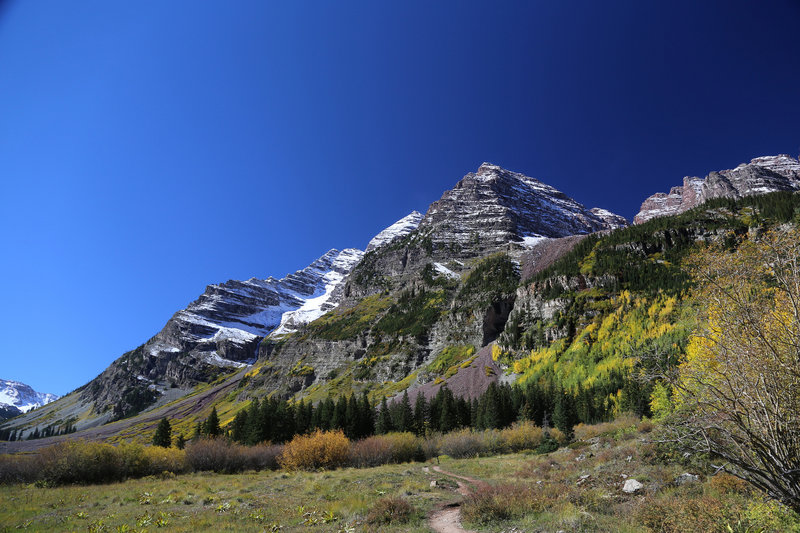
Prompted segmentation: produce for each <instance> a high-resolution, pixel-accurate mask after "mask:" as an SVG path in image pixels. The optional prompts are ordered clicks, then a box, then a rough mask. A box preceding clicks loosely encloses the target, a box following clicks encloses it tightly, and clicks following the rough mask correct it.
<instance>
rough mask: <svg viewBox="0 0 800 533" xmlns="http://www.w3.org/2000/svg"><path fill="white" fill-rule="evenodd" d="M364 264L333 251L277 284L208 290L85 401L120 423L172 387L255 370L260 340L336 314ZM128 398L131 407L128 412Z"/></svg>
mask: <svg viewBox="0 0 800 533" xmlns="http://www.w3.org/2000/svg"><path fill="white" fill-rule="evenodd" d="M362 256H363V252H361V251H360V250H355V249H347V250H344V251H341V252H340V251H338V250H331V251H329V252H328V253H326V254H325V255H323V256H322V257H320V258H319V259H317V260H316V261H314V262H313V263H311V264H310V265H309V266H308V267H306V268H304V269H302V270H298V271H297V272H295V273H293V274H289V275H288V276H286V277H284V278H282V279H275V278H271V277H270V278H267V279H265V280H261V279H256V278H252V279H249V280H247V281H236V280H231V281H228V282H225V283H221V284H218V285H209V286H208V287H207V288H206V290H205V292H204V293H203V294H202V295H201V296H200V297H199V298H198V299H197V300H195V301H194V302H192V303H191V304H189V305H188V306H187V307H186V309H182V310H181V311H178V312H177V313H175V315H174V316H173V317H172V318H171V319H170V320H169V321H168V322H167V324H166V325H165V326H164V328H163V329H162V330H161V331H160V332H159V333H158V334H156V335H155V336H154V337H153V338H152V339H150V340H149V341H148V342H147V343H145V344H144V345H143V346H142V347H140V348H137V349H136V350H133V351H132V352H128V353H127V354H125V355H123V356H122V357H120V358H119V359H117V361H115V362H114V363H113V364H112V365H111V366H110V367H109V368H108V369H106V370H105V371H104V372H103V373H102V374H101V375H100V376H99V377H98V378H96V379H95V380H94V381H93V382H92V383H90V384H89V386H88V387H87V388H86V392H85V394H86V395H88V397H87V399H91V400H93V401H94V402H95V404H96V405H95V409H96V410H102V409H103V408H104V407H107V406H109V405H117V406H118V410H120V413H118V416H120V415H126V414H127V413H128V412H132V411H135V410H136V409H135V407H137V405H134V404H135V403H137V402H141V403H144V404H147V403H151V402H152V399H153V397H154V396H155V395H157V394H158V393H164V392H166V391H167V390H168V389H169V388H170V387H176V386H177V387H188V386H192V385H194V384H196V383H198V382H201V381H208V380H210V379H213V378H214V377H215V375H216V374H217V373H218V372H219V370H220V369H221V368H230V367H234V368H235V367H241V366H244V365H245V364H247V363H250V362H253V361H254V360H255V359H256V357H257V350H258V345H259V343H260V342H261V340H262V339H263V338H264V337H265V336H267V335H269V334H270V333H273V332H274V331H276V330H280V333H281V334H285V333H289V332H291V331H294V329H295V328H297V327H299V326H300V325H302V324H305V323H307V322H309V321H311V320H313V319H314V318H317V317H319V316H321V315H322V314H323V313H325V312H326V311H327V310H329V309H332V308H333V307H335V306H336V304H337V303H338V297H339V295H340V291H339V292H337V291H336V289H337V287H338V286H339V285H340V284H341V282H342V281H343V280H344V278H345V276H346V275H347V274H348V273H349V272H350V270H351V269H352V268H353V266H354V265H355V264H356V263H358V261H360V260H361V257H362ZM147 391H150V393H152V394H150V393H148V392H147ZM126 397H129V398H134V399H135V401H134V400H131V402H128V403H130V404H131V405H129V406H128V408H126V406H125V405H124V404H125V400H124V398H126ZM132 402H133V403H132ZM120 405H121V407H120ZM126 409H127V410H126Z"/></svg>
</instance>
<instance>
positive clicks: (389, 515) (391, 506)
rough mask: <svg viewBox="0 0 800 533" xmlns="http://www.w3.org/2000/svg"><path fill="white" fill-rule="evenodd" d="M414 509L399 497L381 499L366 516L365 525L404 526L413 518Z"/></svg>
mask: <svg viewBox="0 0 800 533" xmlns="http://www.w3.org/2000/svg"><path fill="white" fill-rule="evenodd" d="M415 514H416V509H415V508H414V506H413V505H411V504H410V503H409V502H408V500H406V499H405V498H403V497H401V496H391V497H386V498H381V499H379V500H377V501H376V502H375V504H374V505H373V506H372V509H370V511H369V513H368V514H367V523H368V524H371V525H373V526H381V525H388V524H406V523H408V522H410V521H411V519H412V518H414V515H415Z"/></svg>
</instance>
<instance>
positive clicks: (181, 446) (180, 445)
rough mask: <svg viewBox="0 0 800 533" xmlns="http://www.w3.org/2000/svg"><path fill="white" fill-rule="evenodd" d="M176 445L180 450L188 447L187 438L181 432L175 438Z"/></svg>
mask: <svg viewBox="0 0 800 533" xmlns="http://www.w3.org/2000/svg"><path fill="white" fill-rule="evenodd" d="M175 447H176V448H178V449H179V450H182V449H184V448H185V447H186V439H185V438H184V437H183V433H180V434H179V435H178V437H177V438H176V439H175Z"/></svg>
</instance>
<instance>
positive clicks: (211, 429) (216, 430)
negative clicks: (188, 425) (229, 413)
mask: <svg viewBox="0 0 800 533" xmlns="http://www.w3.org/2000/svg"><path fill="white" fill-rule="evenodd" d="M203 433H204V434H205V435H208V436H209V437H218V436H219V435H220V434H221V433H222V429H220V427H219V415H217V408H216V407H212V408H211V414H210V415H208V418H207V419H206V423H205V424H204V427H203Z"/></svg>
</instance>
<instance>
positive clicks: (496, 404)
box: [194, 382, 649, 445]
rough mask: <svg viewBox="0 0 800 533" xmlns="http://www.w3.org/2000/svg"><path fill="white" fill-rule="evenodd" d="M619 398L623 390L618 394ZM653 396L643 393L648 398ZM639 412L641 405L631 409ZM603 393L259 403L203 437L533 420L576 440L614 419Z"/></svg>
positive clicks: (524, 389) (430, 429)
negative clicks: (578, 431) (584, 429)
mask: <svg viewBox="0 0 800 533" xmlns="http://www.w3.org/2000/svg"><path fill="white" fill-rule="evenodd" d="M614 392H616V390H615V391H614ZM645 395H649V391H648V392H642V396H643V397H644V396H645ZM628 403H630V404H631V406H633V405H632V404H633V403H634V402H633V401H631V402H628ZM608 404H609V402H605V401H603V399H602V398H601V397H600V395H599V393H598V392H597V391H589V390H583V389H581V390H579V391H578V392H577V393H574V392H570V391H565V390H563V389H560V388H557V387H555V386H553V385H552V384H549V383H544V382H543V384H533V383H529V384H526V385H524V386H516V385H515V386H510V385H498V384H497V383H491V384H490V385H489V388H488V389H487V390H486V392H484V393H483V394H482V395H481V396H480V397H478V398H474V399H471V400H470V399H468V398H463V397H457V396H455V395H454V394H453V392H452V391H451V390H450V389H449V388H447V386H446V385H445V386H442V387H441V388H440V389H439V391H438V392H437V393H436V395H435V396H434V397H433V398H431V399H430V400H428V399H426V398H425V396H424V395H422V394H417V395H416V396H415V398H414V401H413V402H412V401H411V398H410V396H409V394H408V392H407V391H406V392H404V393H403V395H402V397H401V399H400V400H398V401H394V402H392V403H389V402H388V401H387V399H386V398H383V399H382V400H381V402H380V404H379V405H378V406H377V408H375V407H373V406H372V405H371V404H370V401H369V398H368V396H367V393H366V392H364V393H362V394H361V395H360V396H357V395H355V394H351V395H349V396H340V397H338V398H337V399H335V400H334V399H333V398H331V397H328V398H326V399H325V400H322V401H320V402H319V403H317V404H316V405H314V404H313V403H312V402H306V401H305V400H300V401H299V402H288V401H282V400H278V399H275V398H264V399H262V400H259V399H258V398H255V399H253V400H252V401H251V403H250V405H248V406H247V407H246V408H244V409H242V410H240V411H239V412H238V413H237V414H236V416H235V417H234V419H233V421H232V422H231V423H230V424H228V426H226V427H225V428H222V427H220V422H219V417H218V415H217V411H216V408H215V409H213V410H212V412H211V414H210V416H209V417H208V418H207V419H206V420H205V421H202V422H198V424H197V426H196V428H195V435H194V436H195V438H197V437H217V436H224V437H227V438H229V439H231V440H233V441H235V442H238V443H241V444H248V445H255V444H258V443H262V442H272V443H279V442H286V441H289V440H291V439H292V437H294V436H295V435H299V434H306V433H310V432H313V431H315V430H317V429H319V430H322V431H328V430H342V431H343V432H344V434H345V436H347V437H348V438H350V439H361V438H364V437H369V436H371V435H381V434H385V433H390V432H411V433H414V434H416V435H419V436H425V435H429V434H431V433H436V432H441V433H447V432H449V431H453V430H456V429H461V428H473V429H476V430H484V429H502V428H505V427H508V426H510V425H511V424H513V423H514V422H517V421H523V420H529V421H532V422H533V423H535V424H536V425H539V426H542V425H548V426H551V427H556V428H558V429H559V430H560V431H562V432H563V433H564V434H565V435H567V436H571V435H572V428H573V427H574V426H575V425H576V424H578V423H581V422H583V423H596V422H601V421H606V420H610V419H611V418H613V413H612V412H611V410H610V407H608Z"/></svg>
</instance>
